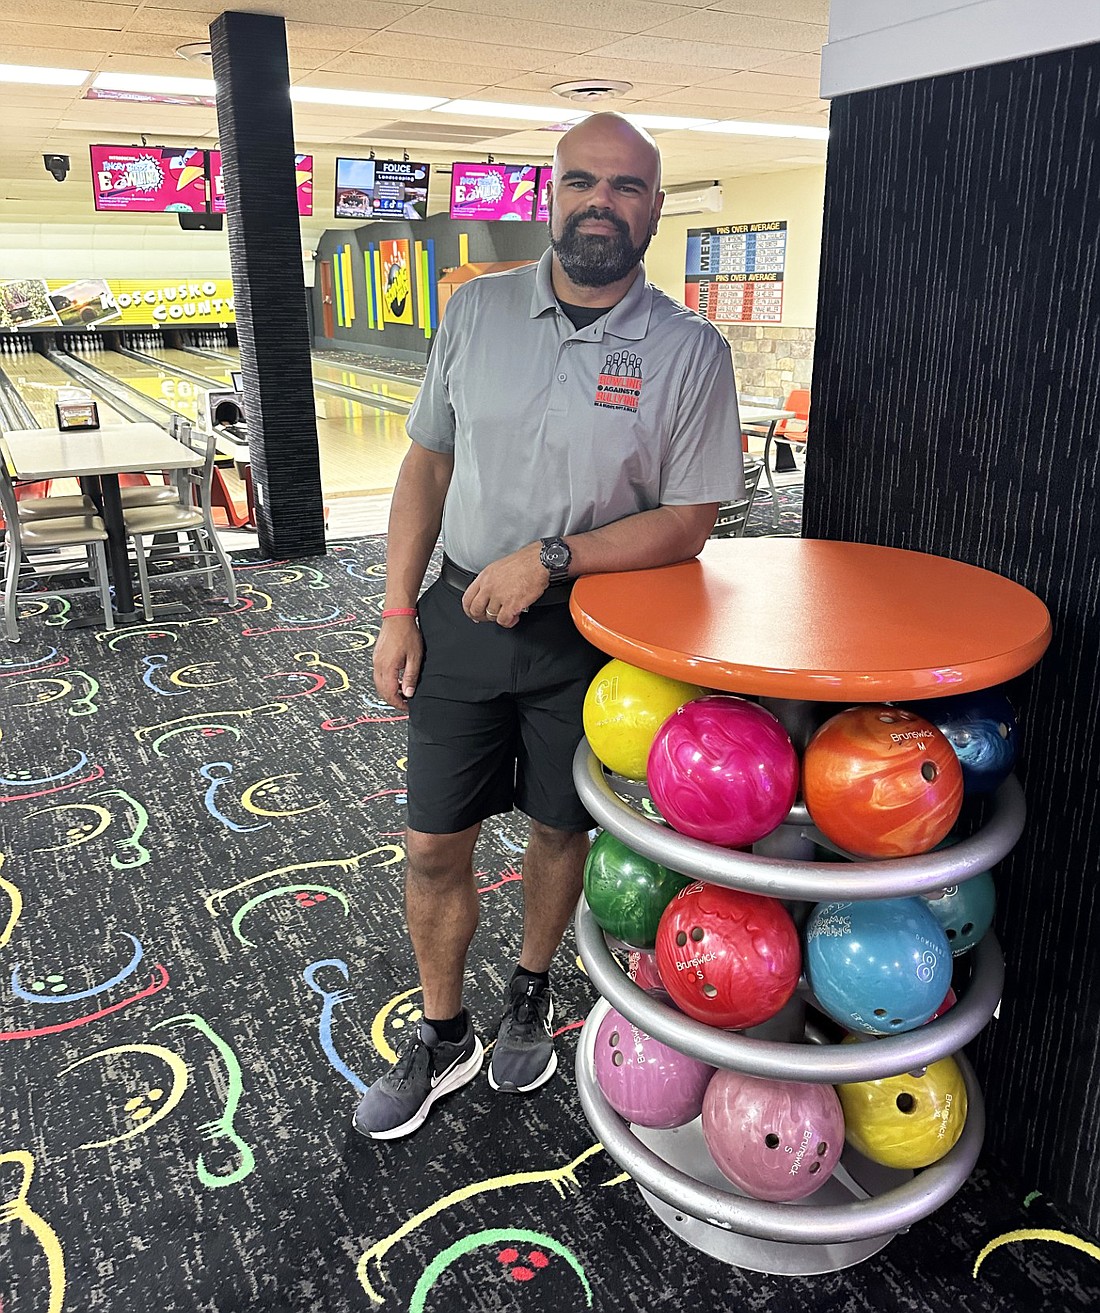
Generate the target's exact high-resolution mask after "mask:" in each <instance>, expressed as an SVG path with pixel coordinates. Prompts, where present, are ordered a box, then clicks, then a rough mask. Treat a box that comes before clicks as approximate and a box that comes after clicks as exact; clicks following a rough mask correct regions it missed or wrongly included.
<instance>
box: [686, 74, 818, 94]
mask: <svg viewBox="0 0 1100 1313" xmlns="http://www.w3.org/2000/svg"><path fill="white" fill-rule="evenodd" d="M700 85H701V86H704V87H714V88H716V89H717V90H719V91H765V92H768V93H769V94H772V95H784V96H803V97H808V96H816V95H817V93H818V89H819V87H820V79H819V78H816V77H812V78H802V77H785V76H783V75H781V74H779V73H748V72H743V71H742V72H740V73H725V74H723V75H722V76H721V77H716V78H709V79H708V80H707V81H706V82H703V83H701V84H700Z"/></svg>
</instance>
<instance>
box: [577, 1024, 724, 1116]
mask: <svg viewBox="0 0 1100 1313" xmlns="http://www.w3.org/2000/svg"><path fill="white" fill-rule="evenodd" d="M713 1075H714V1068H713V1067H709V1066H708V1065H707V1064H706V1063H705V1062H699V1061H698V1060H697V1059H696V1058H689V1057H688V1056H687V1054H686V1053H678V1052H677V1051H676V1049H671V1048H669V1047H668V1045H667V1044H662V1043H661V1042H660V1040H656V1039H654V1038H653V1037H652V1036H651V1035H647V1034H646V1033H645V1031H643V1030H639V1029H638V1027H637V1026H636V1025H635V1024H634V1023H633V1022H632V1021H628V1020H627V1019H626V1017H624V1016H623V1015H622V1013H621V1012H616V1011H615V1009H614V1008H612V1009H611V1011H610V1012H608V1014H607V1016H606V1017H604V1019H603V1021H601V1022H600V1028H599V1030H598V1031H597V1032H596V1083H597V1084H598V1085H599V1087H600V1089H601V1090H603V1093H604V1097H605V1098H606V1099H607V1101H608V1103H610V1104H611V1106H612V1107H613V1108H614V1109H615V1111H616V1112H617V1113H618V1114H619V1116H620V1117H625V1118H626V1120H627V1121H628V1122H634V1123H636V1124H637V1125H638V1126H649V1127H652V1128H653V1129H654V1130H669V1129H670V1128H671V1127H673V1126H686V1125H687V1123H688V1122H690V1121H693V1120H694V1119H695V1118H696V1117H698V1116H699V1111H700V1109H701V1108H702V1106H703V1095H704V1094H705V1093H706V1091H707V1086H708V1085H709V1084H710V1080H711V1077H712V1076H713Z"/></svg>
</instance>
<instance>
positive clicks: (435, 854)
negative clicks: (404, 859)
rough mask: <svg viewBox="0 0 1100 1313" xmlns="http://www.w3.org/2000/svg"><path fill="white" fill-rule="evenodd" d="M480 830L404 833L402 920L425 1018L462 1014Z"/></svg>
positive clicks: (473, 827) (474, 915) (475, 910)
mask: <svg viewBox="0 0 1100 1313" xmlns="http://www.w3.org/2000/svg"><path fill="white" fill-rule="evenodd" d="M480 830H481V826H480V824H479V825H471V826H470V828H469V829H468V830H461V831H460V832H459V833H457V834H424V833H422V832H421V831H419V830H407V831H406V834H405V843H406V852H407V854H408V867H407V869H406V872H405V915H406V918H407V920H408V926H409V935H410V937H411V938H412V945H413V951H414V952H415V954H416V963H417V966H418V967H419V969H420V983H421V985H422V987H423V994H424V1015H425V1016H426V1017H434V1018H439V1019H446V1018H448V1017H454V1016H457V1015H458V1013H459V1012H460V1011H461V1010H462V978H463V975H464V973H465V969H466V954H467V952H468V950H469V947H470V942H471V941H472V939H473V937H474V931H475V930H476V929H477V921H478V904H477V890H476V889H475V888H474V868H473V860H472V859H473V851H474V844H475V843H476V841H477V836H478V834H479V832H480Z"/></svg>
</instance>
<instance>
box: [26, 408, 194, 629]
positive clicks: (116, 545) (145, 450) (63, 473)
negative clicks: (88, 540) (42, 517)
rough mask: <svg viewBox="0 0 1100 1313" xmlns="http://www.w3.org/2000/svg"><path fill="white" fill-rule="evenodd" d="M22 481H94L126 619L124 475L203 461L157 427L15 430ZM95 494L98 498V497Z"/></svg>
mask: <svg viewBox="0 0 1100 1313" xmlns="http://www.w3.org/2000/svg"><path fill="white" fill-rule="evenodd" d="M2 442H3V446H4V449H5V451H6V452H7V456H8V463H9V465H10V467H11V469H12V471H13V472H14V474H15V477H16V478H18V479H26V480H28V481H34V480H38V479H92V480H96V481H97V483H98V489H99V492H100V498H97V500H100V499H101V500H102V513H103V523H104V526H105V528H106V530H107V566H108V570H109V572H110V575H111V579H112V581H113V582H114V586H115V610H116V612H117V613H118V614H119V616H120V618H126V617H129V616H131V615H133V614H134V590H133V586H132V584H131V582H130V565H129V558H128V554H127V551H126V524H125V521H124V520H123V517H122V498H121V494H120V492H119V484H118V476H119V475H120V474H142V473H144V472H145V471H146V470H184V469H197V468H198V467H200V466H201V465H202V457H201V456H200V455H199V454H198V453H197V452H194V451H192V450H191V448H190V447H187V446H185V445H184V444H183V443H182V442H177V441H176V439H175V438H170V437H169V436H168V434H167V433H165V432H164V430H163V429H162V428H160V427H159V426H158V425H156V424H120V425H115V426H112V427H109V428H103V429H81V430H76V429H73V430H68V431H64V430H62V429H11V430H9V431H8V432H6V433H5V434H4V436H3V439H2ZM93 495H94V494H93Z"/></svg>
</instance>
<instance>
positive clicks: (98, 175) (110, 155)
mask: <svg viewBox="0 0 1100 1313" xmlns="http://www.w3.org/2000/svg"><path fill="white" fill-rule="evenodd" d="M91 151H92V186H93V188H94V193H95V207H96V209H97V210H112V211H120V212H130V213H133V214H165V213H173V212H183V213H202V212H203V211H204V210H205V209H206V152H205V151H202V150H182V149H181V148H180V147H178V146H93V147H92V148H91Z"/></svg>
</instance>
